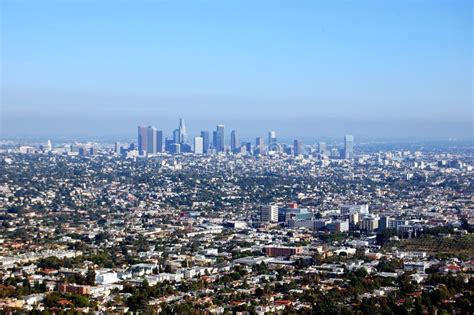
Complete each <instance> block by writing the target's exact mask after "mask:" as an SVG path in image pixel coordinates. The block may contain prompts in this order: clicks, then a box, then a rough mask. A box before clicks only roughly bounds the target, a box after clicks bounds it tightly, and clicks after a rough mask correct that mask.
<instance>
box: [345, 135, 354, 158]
mask: <svg viewBox="0 0 474 315" xmlns="http://www.w3.org/2000/svg"><path fill="white" fill-rule="evenodd" d="M344 158H345V159H353V158H354V137H353V136H351V135H346V136H344Z"/></svg>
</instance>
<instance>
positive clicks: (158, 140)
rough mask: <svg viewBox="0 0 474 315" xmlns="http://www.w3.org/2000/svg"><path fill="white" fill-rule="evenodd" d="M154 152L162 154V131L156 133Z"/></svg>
mask: <svg viewBox="0 0 474 315" xmlns="http://www.w3.org/2000/svg"><path fill="white" fill-rule="evenodd" d="M156 152H159V153H161V152H163V131H161V130H157V131H156Z"/></svg>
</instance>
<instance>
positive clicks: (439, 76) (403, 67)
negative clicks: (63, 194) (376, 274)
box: [0, 0, 474, 139]
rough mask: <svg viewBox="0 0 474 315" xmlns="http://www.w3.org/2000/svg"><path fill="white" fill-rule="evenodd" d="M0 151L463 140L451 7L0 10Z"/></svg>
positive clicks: (142, 5) (465, 8) (259, 3)
mask: <svg viewBox="0 0 474 315" xmlns="http://www.w3.org/2000/svg"><path fill="white" fill-rule="evenodd" d="M0 10H1V30H0V34H1V37H0V39H1V41H0V44H1V56H0V60H1V63H0V66H1V68H0V72H1V104H0V125H1V126H0V137H2V138H7V137H31V136H37V137H45V138H54V137H60V136H62V137H91V138H93V137H98V138H100V137H104V138H112V139H113V138H115V137H116V138H124V137H130V138H132V137H135V135H136V128H137V126H138V125H153V126H156V127H157V128H158V129H162V130H163V131H164V133H165V135H171V132H172V130H173V129H174V128H177V126H178V120H179V118H180V117H183V118H184V119H185V120H186V124H187V127H188V130H189V134H190V135H193V134H197V133H198V132H199V131H200V130H214V129H215V126H216V124H225V125H226V128H227V130H228V134H230V130H231V129H236V130H237V131H238V132H239V134H240V135H241V137H242V138H249V139H251V138H255V137H256V136H265V135H266V134H267V132H268V130H276V131H277V134H278V136H279V137H280V138H303V139H320V138H324V137H338V136H340V137H341V138H342V136H343V135H344V134H353V135H354V136H355V137H356V139H357V137H377V138H384V137H386V138H403V137H406V138H442V139H446V138H460V139H472V137H473V120H474V119H473V118H474V114H473V78H472V77H473V56H472V54H473V42H472V33H473V25H474V23H473V21H472V15H473V5H472V2H471V1H469V0H467V1H460V0H429V1H428V0H425V1H421V0H418V1H409V0H397V1H390V0H384V1H382V0H380V1H375V0H374V1H363V0H360V1H355V0H354V1H349V0H347V1H337V0H336V1H334V0H332V1H329V0H328V1H317V0H313V1H300V0H293V1H283V0H274V1H271V0H266V1H264V0H255V1H243V0H242V1H232V0H227V1H198V0H195V1H193V0H188V1H131V0H130V1H120V0H119V1H107V0H104V1H93V0H81V1H78V0H70V1H61V0H57V1H42V0H34V1H23V0H2V1H0Z"/></svg>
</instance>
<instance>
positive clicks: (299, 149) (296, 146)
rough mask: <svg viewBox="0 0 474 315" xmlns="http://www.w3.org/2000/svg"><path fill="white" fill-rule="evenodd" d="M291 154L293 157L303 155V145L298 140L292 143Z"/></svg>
mask: <svg viewBox="0 0 474 315" xmlns="http://www.w3.org/2000/svg"><path fill="white" fill-rule="evenodd" d="M293 154H294V155H295V156H300V155H303V143H302V142H301V141H300V140H295V141H293Z"/></svg>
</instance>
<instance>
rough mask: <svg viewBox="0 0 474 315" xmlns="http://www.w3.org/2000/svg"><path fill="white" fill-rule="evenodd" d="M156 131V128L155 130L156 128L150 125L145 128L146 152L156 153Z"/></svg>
mask: <svg viewBox="0 0 474 315" xmlns="http://www.w3.org/2000/svg"><path fill="white" fill-rule="evenodd" d="M157 132H158V130H156V128H153V127H151V126H149V127H148V128H147V145H146V152H147V154H155V153H156V143H157Z"/></svg>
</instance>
